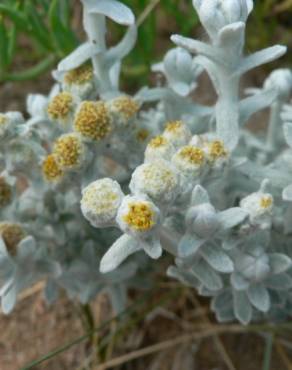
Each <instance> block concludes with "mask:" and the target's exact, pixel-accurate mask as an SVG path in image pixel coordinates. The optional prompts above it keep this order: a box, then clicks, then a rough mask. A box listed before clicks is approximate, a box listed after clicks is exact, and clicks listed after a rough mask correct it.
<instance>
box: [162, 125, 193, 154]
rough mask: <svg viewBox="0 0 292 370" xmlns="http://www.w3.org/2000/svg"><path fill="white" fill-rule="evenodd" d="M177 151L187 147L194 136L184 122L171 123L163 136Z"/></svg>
mask: <svg viewBox="0 0 292 370" xmlns="http://www.w3.org/2000/svg"><path fill="white" fill-rule="evenodd" d="M162 136H163V137H165V138H166V139H167V140H168V141H169V142H170V143H171V144H172V145H173V146H174V147H175V148H176V149H178V148H179V147H181V146H183V145H187V143H188V142H189V141H190V139H191V137H192V134H191V131H190V130H189V128H188V127H187V126H186V125H185V124H184V123H183V122H182V121H171V122H168V123H167V124H166V127H165V130H164V131H163V134H162Z"/></svg>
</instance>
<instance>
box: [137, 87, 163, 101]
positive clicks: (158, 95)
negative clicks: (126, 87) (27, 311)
mask: <svg viewBox="0 0 292 370" xmlns="http://www.w3.org/2000/svg"><path fill="white" fill-rule="evenodd" d="M168 93H169V92H168V89H166V88H163V87H156V88H153V89H149V88H148V87H144V88H142V89H141V90H140V91H139V92H138V93H137V94H136V98H137V99H138V100H141V101H142V102H155V101H158V100H160V99H163V98H165V97H166V96H167V94H168Z"/></svg>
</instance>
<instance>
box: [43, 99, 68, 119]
mask: <svg viewBox="0 0 292 370" xmlns="http://www.w3.org/2000/svg"><path fill="white" fill-rule="evenodd" d="M72 108H73V97H72V95H71V94H70V93H68V92H61V93H60V94H58V95H56V96H55V97H54V98H53V100H52V101H51V102H50V103H49V106H48V114H49V116H50V117H51V118H52V119H54V120H58V119H60V120H64V119H66V118H67V116H68V114H69V113H70V111H71V110H72Z"/></svg>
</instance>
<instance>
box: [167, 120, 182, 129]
mask: <svg viewBox="0 0 292 370" xmlns="http://www.w3.org/2000/svg"><path fill="white" fill-rule="evenodd" d="M183 125H184V124H183V122H182V121H171V122H168V123H167V124H166V127H165V131H166V132H175V131H177V130H179V129H180V128H182V126H183Z"/></svg>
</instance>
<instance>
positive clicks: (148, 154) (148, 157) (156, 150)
mask: <svg viewBox="0 0 292 370" xmlns="http://www.w3.org/2000/svg"><path fill="white" fill-rule="evenodd" d="M174 153H175V147H174V146H173V145H172V144H171V143H170V142H169V141H168V140H167V139H166V138H165V137H163V136H156V137H155V138H153V139H152V140H150V142H149V143H148V145H147V147H146V150H145V162H152V161H157V160H160V159H164V160H166V161H169V160H170V158H171V157H172V156H173V154H174Z"/></svg>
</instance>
